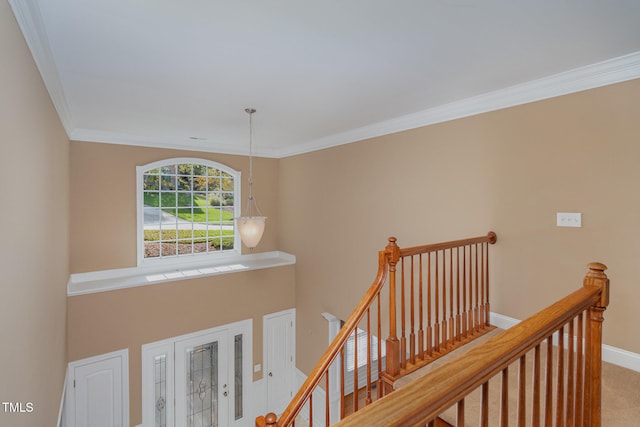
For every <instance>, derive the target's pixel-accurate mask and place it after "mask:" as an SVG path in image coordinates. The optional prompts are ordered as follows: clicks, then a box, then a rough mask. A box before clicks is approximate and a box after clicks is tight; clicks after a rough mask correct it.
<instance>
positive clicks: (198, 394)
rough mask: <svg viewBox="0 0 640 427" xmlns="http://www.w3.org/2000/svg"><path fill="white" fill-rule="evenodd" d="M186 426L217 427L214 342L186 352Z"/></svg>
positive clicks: (216, 375)
mask: <svg viewBox="0 0 640 427" xmlns="http://www.w3.org/2000/svg"><path fill="white" fill-rule="evenodd" d="M186 368H187V372H186V374H187V427H218V404H219V402H218V387H219V384H218V342H217V341H214V342H211V343H208V344H204V345H201V346H197V347H194V348H193V349H192V350H191V351H189V352H188V364H187V367H186Z"/></svg>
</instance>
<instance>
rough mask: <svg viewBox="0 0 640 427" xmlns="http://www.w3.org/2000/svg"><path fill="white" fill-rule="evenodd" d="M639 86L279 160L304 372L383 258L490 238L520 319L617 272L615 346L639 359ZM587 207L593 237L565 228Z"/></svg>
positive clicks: (500, 279)
mask: <svg viewBox="0 0 640 427" xmlns="http://www.w3.org/2000/svg"><path fill="white" fill-rule="evenodd" d="M638 100H640V80H635V81H630V82H626V83H622V84H617V85H612V86H608V87H603V88H599V89H595V90H590V91H585V92H581V93H577V94H572V95H568V96H563V97H558V98H555V99H550V100H546V101H541V102H536V103H531V104H527V105H524V106H519V107H514V108H509V109H505V110H501V111H496V112H491V113H487V114H482V115H478V116H474V117H469V118H464V119H460V120H455V121H450V122H446V123H441V124H437V125H433V126H428V127H424V128H420V129H415V130H411V131H406V132H401V133H397V134H393V135H388V136H383V137H379V138H375V139H371V140H367V141H361V142H359V143H354V144H350V145H346V146H341V147H336V148H332V149H327V150H323V151H318V152H314V153H309V154H304V155H299V156H294V157H290V158H286V159H283V160H282V161H281V164H280V194H281V203H280V212H281V214H280V216H279V220H280V231H281V232H280V249H282V250H284V251H287V252H291V253H293V254H295V255H296V256H297V257H298V263H297V266H296V308H297V313H298V323H297V325H298V332H297V349H298V365H299V367H300V368H301V369H303V370H304V371H305V372H307V373H308V372H309V371H310V370H311V368H312V367H313V365H314V363H315V361H316V360H317V359H318V357H319V355H320V354H321V353H322V351H323V348H324V346H325V345H326V334H327V325H326V321H324V320H323V319H322V317H321V316H320V313H321V312H323V311H329V312H331V313H334V314H336V315H339V316H340V317H343V318H346V316H348V314H349V313H350V311H351V309H352V308H353V306H354V305H355V304H356V302H357V301H358V300H359V299H360V297H361V296H362V295H363V294H364V292H365V290H366V288H367V287H368V286H369V285H370V284H371V282H372V280H373V278H374V276H375V273H376V262H377V255H376V254H377V251H378V250H380V249H382V248H383V247H384V245H385V243H386V238H387V237H388V236H390V235H394V236H397V237H398V242H399V244H400V245H401V246H412V245H416V244H422V243H428V242H437V241H442V240H451V239H456V238H463V237H469V236H474V235H481V234H485V233H486V232H488V231H489V230H494V231H495V232H497V234H498V243H497V245H495V246H493V247H492V250H493V254H494V255H493V271H492V280H493V282H492V286H493V288H492V310H493V311H495V312H498V313H501V314H504V315H507V316H512V317H515V318H519V319H523V318H525V317H527V316H528V315H530V314H533V313H534V312H535V311H537V310H539V309H541V308H542V307H544V306H546V305H547V304H549V303H551V302H553V301H554V300H555V299H557V298H559V297H561V296H563V295H565V294H567V293H569V292H570V291H572V290H574V289H576V288H577V287H578V286H580V285H581V281H582V277H583V276H584V273H585V272H586V267H585V266H586V264H587V263H588V262H590V261H595V260H597V261H601V262H604V263H605V264H607V265H608V267H609V271H608V273H609V276H610V278H611V289H612V290H611V305H610V308H609V310H607V312H606V313H605V316H606V321H605V333H604V340H605V342H606V343H607V344H609V345H613V346H616V347H619V348H623V349H626V350H629V351H632V352H636V353H640V341H639V340H638V339H637V336H638V334H637V332H638V330H637V325H639V324H640V311H639V310H638V309H637V303H638V301H640V287H639V286H638V278H639V277H640V275H639V273H640V271H639V270H640V262H638V259H639V258H640V239H639V236H640V221H639V220H638V219H639V218H640V191H638V183H639V182H640V143H639V142H640V120H638V118H639V117H640V102H639V101H638ZM566 211H569V212H582V214H583V228H580V229H568V228H557V227H556V212H566Z"/></svg>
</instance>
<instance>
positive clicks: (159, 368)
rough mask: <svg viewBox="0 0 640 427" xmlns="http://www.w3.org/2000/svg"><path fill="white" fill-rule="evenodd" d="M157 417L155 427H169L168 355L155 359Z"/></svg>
mask: <svg viewBox="0 0 640 427" xmlns="http://www.w3.org/2000/svg"><path fill="white" fill-rule="evenodd" d="M153 365H154V384H155V395H154V397H155V402H156V411H155V413H156V416H155V427H166V425H167V357H166V355H164V354H163V355H160V356H156V357H154V359H153Z"/></svg>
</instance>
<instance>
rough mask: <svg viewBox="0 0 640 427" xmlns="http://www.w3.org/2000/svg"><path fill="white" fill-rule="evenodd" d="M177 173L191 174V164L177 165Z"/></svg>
mask: <svg viewBox="0 0 640 427" xmlns="http://www.w3.org/2000/svg"><path fill="white" fill-rule="evenodd" d="M176 173H177V174H178V175H187V176H191V175H193V165H191V164H180V165H178V170H177V172H176Z"/></svg>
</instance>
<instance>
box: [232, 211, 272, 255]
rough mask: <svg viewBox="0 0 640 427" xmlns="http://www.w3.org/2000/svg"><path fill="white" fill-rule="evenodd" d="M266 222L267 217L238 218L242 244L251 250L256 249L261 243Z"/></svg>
mask: <svg viewBox="0 0 640 427" xmlns="http://www.w3.org/2000/svg"><path fill="white" fill-rule="evenodd" d="M266 220H267V217H266V216H242V217H240V218H238V231H240V238H241V239H242V243H244V245H245V246H246V247H248V248H249V249H253V248H255V247H256V246H258V243H260V239H262V233H264V226H265V223H266Z"/></svg>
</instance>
